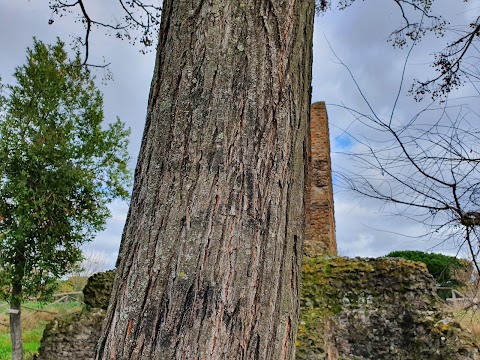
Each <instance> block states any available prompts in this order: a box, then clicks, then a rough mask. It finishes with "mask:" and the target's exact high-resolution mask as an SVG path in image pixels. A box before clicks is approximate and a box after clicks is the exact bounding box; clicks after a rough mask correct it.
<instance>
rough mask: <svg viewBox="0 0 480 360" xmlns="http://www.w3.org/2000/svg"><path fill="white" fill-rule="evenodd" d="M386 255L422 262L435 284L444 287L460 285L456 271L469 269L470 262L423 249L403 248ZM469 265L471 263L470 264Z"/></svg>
mask: <svg viewBox="0 0 480 360" xmlns="http://www.w3.org/2000/svg"><path fill="white" fill-rule="evenodd" d="M387 257H397V258H403V259H406V260H412V261H420V262H423V263H424V264H425V265H426V266H427V269H428V271H429V272H430V274H432V276H433V277H434V278H435V280H436V282H437V284H439V285H440V286H446V287H456V286H459V285H462V284H461V283H460V281H459V278H458V277H457V276H456V273H457V272H458V271H459V270H463V271H468V270H469V268H470V270H471V266H469V264H470V263H468V262H465V261H464V260H462V259H457V258H456V257H454V256H448V255H443V254H436V253H426V252H423V251H414V250H404V251H393V252H391V253H389V254H388V255H387ZM470 265H471V264H470Z"/></svg>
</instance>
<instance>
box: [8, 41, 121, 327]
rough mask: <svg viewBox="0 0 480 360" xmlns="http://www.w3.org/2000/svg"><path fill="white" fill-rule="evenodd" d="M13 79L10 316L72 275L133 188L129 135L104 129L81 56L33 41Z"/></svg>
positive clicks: (10, 115) (10, 95) (99, 100)
mask: <svg viewBox="0 0 480 360" xmlns="http://www.w3.org/2000/svg"><path fill="white" fill-rule="evenodd" d="M14 78H15V80H16V84H15V85H7V86H3V89H4V92H3V96H2V98H1V103H0V105H1V112H0V285H1V287H0V296H1V297H2V298H4V299H5V300H7V301H8V302H9V303H10V304H11V307H12V308H14V307H15V306H18V305H19V304H20V303H21V301H23V300H24V299H26V298H28V297H31V296H38V295H48V294H49V293H51V291H52V290H53V289H54V286H55V283H56V280H57V279H58V278H59V277H61V276H63V275H65V274H67V273H69V272H70V271H72V268H74V267H75V266H76V264H77V263H78V262H79V261H80V260H81V259H82V252H81V249H80V248H79V246H80V245H81V244H83V243H85V242H87V241H90V240H92V239H93V237H94V235H95V233H96V232H97V231H99V230H102V229H103V227H104V224H105V222H106V219H107V218H108V217H109V216H110V211H109V209H108V207H107V205H108V204H109V203H110V202H112V201H113V200H114V199H115V198H122V199H126V198H127V197H128V196H129V191H128V186H129V183H130V171H129V170H128V168H127V163H128V160H129V156H128V153H127V145H128V136H129V132H130V130H129V129H126V128H125V126H124V124H123V123H122V122H121V121H120V120H119V119H117V120H116V121H115V122H113V123H111V124H109V125H108V126H106V128H105V129H103V128H102V126H103V125H102V122H103V120H104V115H103V99H102V95H101V93H100V92H99V90H98V89H96V87H95V84H94V81H93V78H92V77H91V74H90V71H89V70H88V69H87V68H85V67H82V66H81V59H80V55H79V54H77V55H76V56H75V58H74V60H73V61H70V60H69V59H68V56H67V53H66V51H65V50H64V44H63V43H62V42H61V41H60V40H58V41H57V43H56V44H54V45H45V44H44V43H42V42H41V41H38V40H35V39H34V44H33V47H32V48H29V49H28V50H27V61H26V64H25V65H22V66H20V67H17V68H16V70H15V73H14ZM12 334H13V332H12Z"/></svg>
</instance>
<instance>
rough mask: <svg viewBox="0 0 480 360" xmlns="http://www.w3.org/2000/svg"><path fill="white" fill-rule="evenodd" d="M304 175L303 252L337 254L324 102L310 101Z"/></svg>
mask: <svg viewBox="0 0 480 360" xmlns="http://www.w3.org/2000/svg"><path fill="white" fill-rule="evenodd" d="M310 146H311V150H310V156H309V169H308V170H309V171H308V174H309V178H308V179H307V186H308V189H307V204H306V230H305V247H304V249H305V254H306V255H307V256H316V255H323V254H331V255H336V254H337V243H336V239H335V218H334V210H333V190H332V170H331V169H332V166H331V160H330V136H329V131H328V115H327V109H326V106H325V103H324V102H323V101H322V102H317V103H314V104H312V108H311V116H310Z"/></svg>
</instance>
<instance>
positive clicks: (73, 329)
mask: <svg viewBox="0 0 480 360" xmlns="http://www.w3.org/2000/svg"><path fill="white" fill-rule="evenodd" d="M114 279H115V271H114V270H111V271H107V272H102V273H97V274H95V275H93V276H91V277H90V278H89V279H88V282H87V285H86V286H85V289H84V290H83V293H84V298H85V304H86V308H85V309H84V310H83V311H81V312H78V313H75V314H70V315H66V316H63V317H57V318H56V319H55V320H53V321H51V322H50V323H49V324H48V325H47V327H46V328H45V331H44V332H43V338H42V341H41V343H40V350H39V354H38V356H37V357H36V358H35V359H37V360H60V359H61V360H64V359H68V360H93V359H94V358H95V347H96V346H97V341H98V338H99V337H100V334H101V330H102V324H103V320H104V319H105V316H106V310H107V307H108V303H109V300H110V294H111V292H112V286H113V281H114Z"/></svg>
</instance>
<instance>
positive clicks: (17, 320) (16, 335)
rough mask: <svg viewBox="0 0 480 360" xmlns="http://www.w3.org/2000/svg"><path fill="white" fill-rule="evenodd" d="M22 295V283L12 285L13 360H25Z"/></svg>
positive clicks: (11, 325) (11, 336) (11, 335)
mask: <svg viewBox="0 0 480 360" xmlns="http://www.w3.org/2000/svg"><path fill="white" fill-rule="evenodd" d="M21 294H22V284H21V282H18V281H14V282H13V284H12V296H11V299H10V311H11V312H10V339H11V341H12V360H23V341H22V303H21V301H20V295H21Z"/></svg>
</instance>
